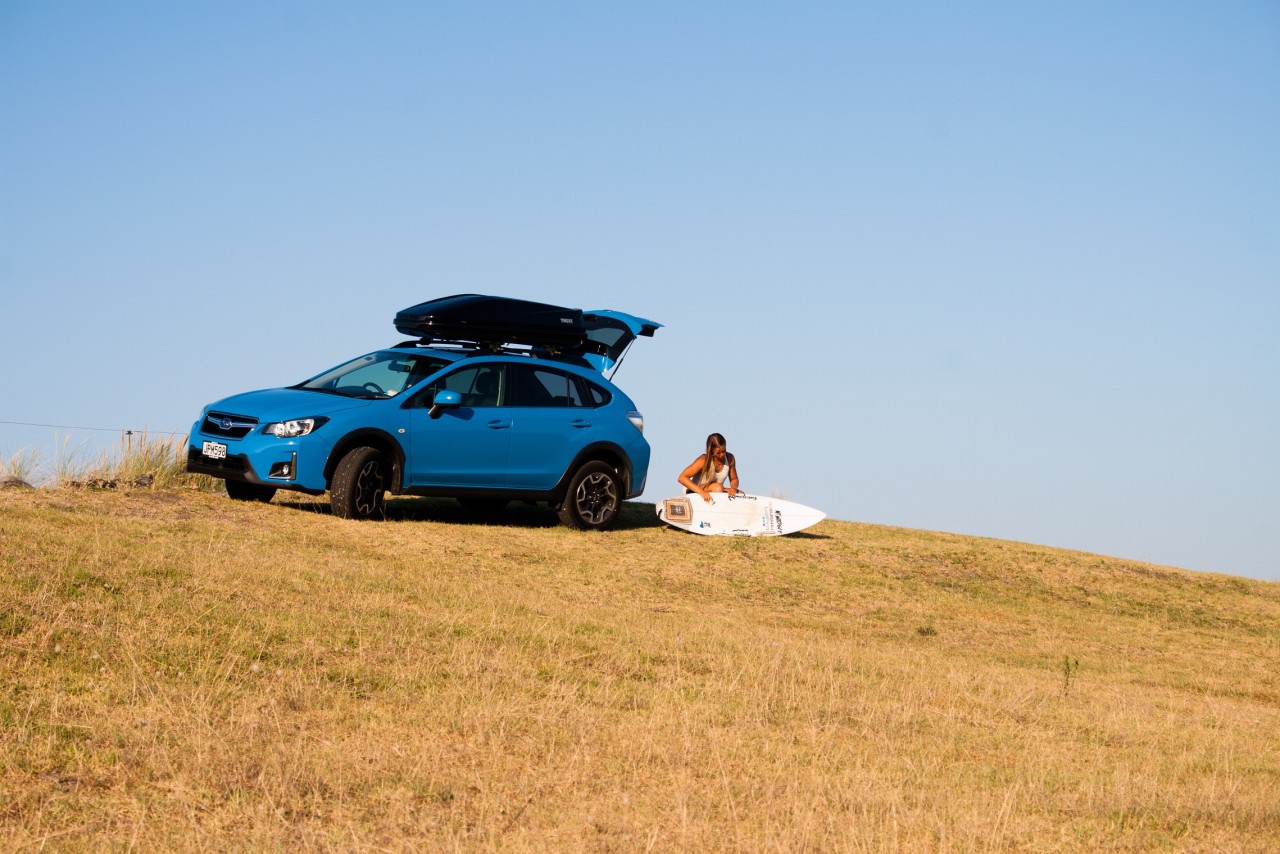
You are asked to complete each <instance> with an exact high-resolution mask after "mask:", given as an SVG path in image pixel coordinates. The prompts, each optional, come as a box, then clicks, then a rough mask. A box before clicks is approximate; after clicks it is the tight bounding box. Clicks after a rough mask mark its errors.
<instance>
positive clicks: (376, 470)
mask: <svg viewBox="0 0 1280 854" xmlns="http://www.w3.org/2000/svg"><path fill="white" fill-rule="evenodd" d="M386 490H387V463H386V461H385V460H384V459H383V457H382V453H381V452H380V451H379V450H378V449H377V448H370V447H368V446H367V445H365V446H361V447H358V448H352V449H351V450H350V451H347V454H346V456H344V457H343V458H342V461H341V462H339V463H338V467H337V468H336V469H335V470H334V472H333V480H332V481H331V482H330V484H329V507H330V509H332V510H333V515H335V516H337V517H339V518H341V519H373V518H379V519H380V518H382V517H383V516H385V515H386V509H387V500H386Z"/></svg>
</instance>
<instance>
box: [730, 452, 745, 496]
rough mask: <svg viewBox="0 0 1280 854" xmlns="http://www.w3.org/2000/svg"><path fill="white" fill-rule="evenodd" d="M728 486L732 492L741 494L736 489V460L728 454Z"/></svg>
mask: <svg viewBox="0 0 1280 854" xmlns="http://www.w3.org/2000/svg"><path fill="white" fill-rule="evenodd" d="M727 462H728V463H729V486H731V487H733V491H734V492H741V491H742V490H741V489H739V488H738V458H737V457H735V456H734V455H733V454H729V459H728V460H727Z"/></svg>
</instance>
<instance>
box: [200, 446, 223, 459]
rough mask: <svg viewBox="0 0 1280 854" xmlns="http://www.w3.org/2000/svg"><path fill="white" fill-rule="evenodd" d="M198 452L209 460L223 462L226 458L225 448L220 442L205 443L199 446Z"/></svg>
mask: <svg viewBox="0 0 1280 854" xmlns="http://www.w3.org/2000/svg"><path fill="white" fill-rule="evenodd" d="M200 452H201V453H202V454H204V455H205V456H206V457H208V458H209V459H211V460H225V459H226V458H227V446H226V445H224V444H222V443H221V442H205V443H204V445H202V446H201V448H200Z"/></svg>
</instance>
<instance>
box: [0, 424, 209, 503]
mask: <svg viewBox="0 0 1280 854" xmlns="http://www.w3.org/2000/svg"><path fill="white" fill-rule="evenodd" d="M0 475H10V476H13V477H17V478H18V479H20V480H22V481H24V482H26V483H28V484H30V485H32V486H48V487H53V488H60V487H68V486H69V487H74V488H81V489H83V488H90V489H118V488H121V487H133V488H140V487H151V488H157V489H162V488H166V487H174V486H181V487H192V486H194V487H196V488H198V489H208V490H215V491H221V490H222V482H221V481H218V480H215V479H213V478H210V477H207V476H205V475H195V474H189V473H187V437H186V436H185V435H179V434H172V433H167V434H160V435H158V436H153V435H151V434H150V433H149V432H147V431H146V430H142V431H138V432H134V431H125V432H123V433H121V434H120V440H119V442H118V443H117V444H116V446H115V447H114V448H107V449H105V450H101V451H98V452H97V453H96V454H89V453H88V452H86V450H85V446H84V445H75V444H72V442H71V440H70V437H67V438H64V439H63V440H62V441H61V442H60V443H59V445H58V448H57V452H56V453H55V455H54V458H53V460H52V461H51V462H49V463H48V464H46V461H45V460H44V459H42V457H41V454H40V452H39V451H38V450H34V449H31V448H23V449H19V450H18V451H16V452H14V453H13V454H12V455H11V456H10V457H9V458H8V459H5V458H3V457H0Z"/></svg>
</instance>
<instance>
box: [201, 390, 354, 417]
mask: <svg viewBox="0 0 1280 854" xmlns="http://www.w3.org/2000/svg"><path fill="white" fill-rule="evenodd" d="M370 403H373V401H371V400H357V399H356V398H351V397H343V396H341V395H337V394H326V393H325V392H322V391H310V390H305V389H299V388H266V389H262V390H260V391H247V392H244V393H243V394H233V395H231V397H224V398H223V399H222V400H219V401H218V402H217V403H213V404H211V405H210V406H209V411H210V412H221V413H223V414H226V415H248V416H251V417H253V418H256V419H258V421H259V422H262V423H266V422H271V421H288V420H290V419H293V418H311V417H312V416H316V415H332V414H334V413H335V412H342V411H343V410H347V409H358V408H360V407H362V406H368V405H369V404H370Z"/></svg>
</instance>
